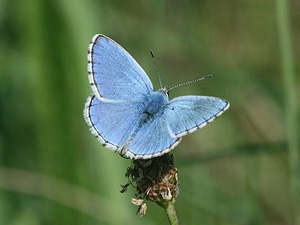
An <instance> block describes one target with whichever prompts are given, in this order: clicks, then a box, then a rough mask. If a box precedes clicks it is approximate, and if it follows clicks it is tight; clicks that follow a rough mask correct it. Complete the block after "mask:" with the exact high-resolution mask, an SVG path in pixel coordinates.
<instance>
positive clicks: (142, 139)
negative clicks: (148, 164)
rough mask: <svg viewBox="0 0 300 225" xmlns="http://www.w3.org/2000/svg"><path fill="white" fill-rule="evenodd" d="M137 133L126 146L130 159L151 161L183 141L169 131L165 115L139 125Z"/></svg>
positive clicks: (126, 153)
mask: <svg viewBox="0 0 300 225" xmlns="http://www.w3.org/2000/svg"><path fill="white" fill-rule="evenodd" d="M141 121H143V119H142V120H141ZM135 132H136V133H135V134H134V136H133V137H132V141H130V142H129V143H128V145H125V151H126V152H125V155H126V156H127V157H128V158H134V159H149V158H154V157H157V156H161V155H163V154H165V153H167V152H169V151H171V150H172V149H173V148H175V147H176V146H177V145H178V144H179V142H180V141H181V138H179V137H176V136H172V134H171V133H170V131H169V130H168V127H167V124H166V120H165V118H164V115H163V113H161V114H160V115H157V116H156V117H155V118H153V119H152V120H151V121H148V122H146V123H144V124H139V128H138V129H137V130H136V131H135Z"/></svg>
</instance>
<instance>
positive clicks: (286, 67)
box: [276, 0, 300, 224]
mask: <svg viewBox="0 0 300 225" xmlns="http://www.w3.org/2000/svg"><path fill="white" fill-rule="evenodd" d="M276 9H277V18H278V19H277V20H278V31H279V32H278V33H279V43H280V50H281V61H282V62H281V64H282V75H283V80H284V84H285V95H286V97H285V98H286V126H287V128H286V130H287V133H288V146H289V164H290V176H291V196H290V197H291V202H292V206H291V207H292V217H293V223H294V224H300V194H299V193H300V145H299V141H300V138H299V136H300V132H299V130H298V126H299V119H298V117H299V116H298V113H299V112H297V111H298V110H297V108H298V107H297V105H298V104H297V103H298V101H297V97H299V96H297V95H298V94H297V86H296V82H295V78H296V77H295V72H294V69H295V65H294V57H293V50H292V40H291V31H290V24H289V5H288V2H287V1H279V0H277V1H276Z"/></svg>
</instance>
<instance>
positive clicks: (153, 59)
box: [150, 51, 163, 88]
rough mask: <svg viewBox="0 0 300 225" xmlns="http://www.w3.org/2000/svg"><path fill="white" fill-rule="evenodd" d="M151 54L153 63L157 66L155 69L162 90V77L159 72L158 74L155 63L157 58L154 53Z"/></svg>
mask: <svg viewBox="0 0 300 225" xmlns="http://www.w3.org/2000/svg"><path fill="white" fill-rule="evenodd" d="M150 54H151V57H152V61H153V64H154V66H155V69H156V73H157V78H158V81H159V85H160V88H163V86H162V82H161V77H160V75H159V72H158V67H157V64H156V61H155V57H154V53H153V51H150Z"/></svg>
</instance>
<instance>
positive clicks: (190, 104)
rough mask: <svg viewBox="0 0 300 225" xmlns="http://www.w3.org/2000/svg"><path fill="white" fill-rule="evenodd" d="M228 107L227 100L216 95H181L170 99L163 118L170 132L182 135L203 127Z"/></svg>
mask: <svg viewBox="0 0 300 225" xmlns="http://www.w3.org/2000/svg"><path fill="white" fill-rule="evenodd" d="M228 108H229V102H227V101H226V100H223V99H220V98H216V97H206V96H182V97H178V98H174V99H172V100H171V101H170V102H169V103H168V105H167V107H166V109H165V118H166V121H167V123H168V126H169V127H170V129H171V131H172V133H173V134H174V135H175V136H177V137H182V136H184V135H186V134H189V133H192V132H194V131H196V130H198V129H201V128H203V127H204V126H206V125H207V124H208V123H210V122H212V121H213V120H214V119H215V118H217V117H218V116H220V115H221V114H222V113H223V112H224V111H225V110H227V109H228Z"/></svg>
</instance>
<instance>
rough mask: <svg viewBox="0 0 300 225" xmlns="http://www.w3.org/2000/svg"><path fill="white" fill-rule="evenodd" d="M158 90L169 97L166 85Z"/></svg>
mask: <svg viewBox="0 0 300 225" xmlns="http://www.w3.org/2000/svg"><path fill="white" fill-rule="evenodd" d="M158 91H159V92H161V93H163V94H164V95H165V96H167V97H169V90H168V88H167V87H163V88H161V89H159V90H158Z"/></svg>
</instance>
